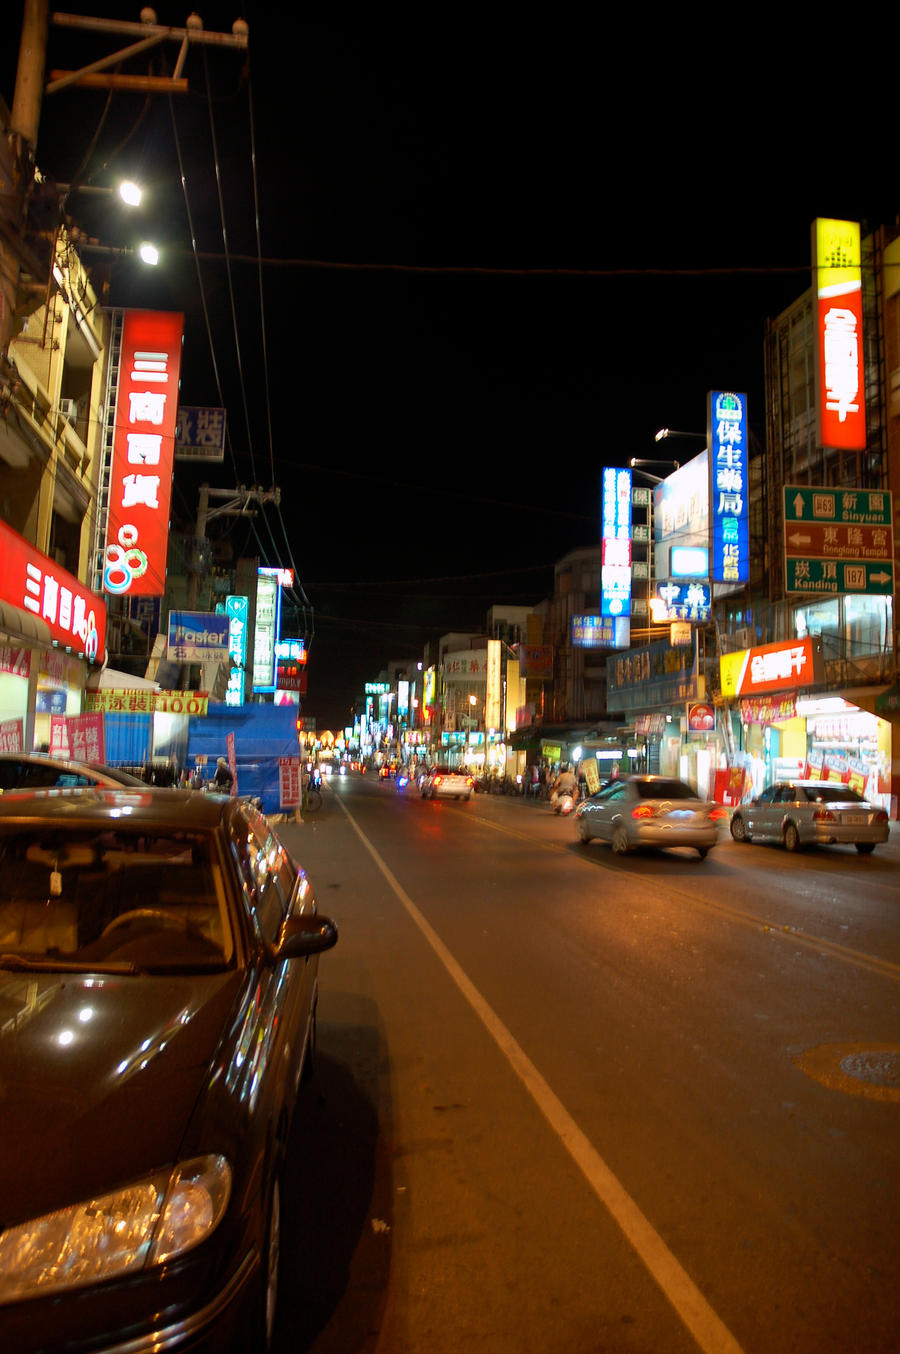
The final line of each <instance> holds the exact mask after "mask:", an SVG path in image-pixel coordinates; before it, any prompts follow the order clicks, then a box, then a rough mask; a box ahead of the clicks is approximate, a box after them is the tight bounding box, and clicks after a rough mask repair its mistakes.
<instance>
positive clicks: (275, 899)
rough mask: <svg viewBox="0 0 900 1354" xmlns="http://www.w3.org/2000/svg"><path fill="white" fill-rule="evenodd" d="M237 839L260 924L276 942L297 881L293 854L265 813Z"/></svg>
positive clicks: (249, 890) (257, 922) (265, 934)
mask: <svg viewBox="0 0 900 1354" xmlns="http://www.w3.org/2000/svg"><path fill="white" fill-rule="evenodd" d="M240 826H241V827H243V826H244V825H243V824H240ZM234 841H235V847H236V853H237V857H238V861H239V864H240V868H241V873H242V875H243V877H244V880H245V882H246V884H247V891H248V896H249V899H250V905H251V909H252V912H253V916H254V919H255V922H256V925H257V926H258V928H259V932H260V934H261V935H262V937H263V938H264V939H265V940H267V941H268V942H269V944H270V945H272V944H274V943H275V941H276V940H277V938H278V932H279V931H280V929H281V925H282V922H283V921H284V919H285V917H286V916H287V912H288V903H289V901H290V896H291V889H292V887H293V882H294V876H293V872H292V870H291V867H290V865H289V863H288V861H289V858H288V857H287V854H286V852H285V851H284V848H283V847H282V845H281V843H280V842H279V841H278V840H277V839H276V837H275V836H274V834H273V833H272V832H271V831H270V829H269V827H268V825H267V823H266V820H265V819H264V818H263V817H262V816H261V815H256V816H254V820H253V821H252V822H251V823H250V824H249V825H248V827H247V830H246V831H245V832H243V833H241V832H240V827H239V828H238V830H237V831H236V833H235V838H234Z"/></svg>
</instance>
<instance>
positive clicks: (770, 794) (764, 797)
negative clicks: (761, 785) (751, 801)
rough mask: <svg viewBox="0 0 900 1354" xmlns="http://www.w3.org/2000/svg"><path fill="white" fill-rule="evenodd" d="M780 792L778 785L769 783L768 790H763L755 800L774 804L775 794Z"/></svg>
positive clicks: (760, 802)
mask: <svg viewBox="0 0 900 1354" xmlns="http://www.w3.org/2000/svg"><path fill="white" fill-rule="evenodd" d="M780 793H781V786H780V785H770V786H769V788H768V790H763V792H762V794H761V795H760V796H759V799H757V801H756V802H757V804H774V803H775V799H776V796H777V795H779V794H780Z"/></svg>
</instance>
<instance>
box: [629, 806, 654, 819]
mask: <svg viewBox="0 0 900 1354" xmlns="http://www.w3.org/2000/svg"><path fill="white" fill-rule="evenodd" d="M631 816H632V818H654V817H655V816H656V809H654V808H653V806H652V804H637V805H635V807H634V808H633V809H632V810H631Z"/></svg>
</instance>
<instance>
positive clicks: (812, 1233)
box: [276, 778, 900, 1354]
mask: <svg viewBox="0 0 900 1354" xmlns="http://www.w3.org/2000/svg"><path fill="white" fill-rule="evenodd" d="M281 831H282V835H283V836H284V838H285V841H286V842H287V844H288V845H289V847H290V848H291V850H292V851H294V853H295V854H296V856H297V858H298V859H299V860H300V861H301V862H302V863H303V864H304V865H305V867H306V868H307V870H308V872H309V874H310V877H311V879H312V882H313V885H314V887H315V890H316V895H317V898H318V901H319V906H320V909H321V910H322V911H324V912H327V913H328V914H330V915H332V916H334V917H335V918H336V920H337V921H338V923H339V926H340V942H339V944H338V947H337V949H336V950H334V951H333V952H332V953H330V954H327V955H325V956H324V957H323V959H322V961H321V965H320V983H321V995H320V1002H319V1057H318V1064H319V1066H318V1077H317V1079H316V1081H315V1082H314V1083H312V1084H311V1085H310V1086H309V1087H308V1088H307V1089H306V1091H305V1092H304V1096H303V1099H302V1101H301V1105H300V1113H299V1115H298V1119H297V1121H296V1124H295V1128H294V1131H293V1134H292V1142H291V1162H290V1177H289V1179H288V1181H287V1182H286V1183H287V1191H288V1201H287V1205H286V1210H285V1211H286V1215H287V1216H286V1221H285V1235H284V1238H283V1246H284V1255H283V1266H282V1303H281V1311H280V1318H279V1330H278V1334H277V1340H276V1354H287V1351H291V1352H292V1354H298V1352H299V1351H310V1352H312V1354H354V1352H355V1351H363V1350H365V1351H378V1352H379V1354H407V1351H410V1352H411V1351H415V1352H416V1354H419V1351H421V1354H425V1351H428V1354H445V1351H448V1352H449V1351H454V1354H456V1352H457V1351H460V1350H464V1349H472V1350H477V1351H478V1352H479V1354H532V1352H533V1354H595V1352H597V1354H599V1351H604V1354H605V1352H613V1351H614V1352H618V1351H624V1352H627V1354H632V1352H633V1354H637V1352H638V1351H640V1354H650V1352H651V1351H652V1352H653V1354H681V1351H695V1350H698V1349H699V1350H703V1351H715V1352H716V1354H719V1352H720V1351H721V1352H722V1354H737V1351H741V1350H743V1351H745V1354H782V1351H783V1354H788V1352H790V1354H807V1352H808V1354H829V1352H830V1351H834V1354H848V1351H860V1352H862V1351H865V1354H880V1352H881V1351H888V1350H893V1349H895V1348H896V1345H897V1339H898V1335H897V1332H898V1325H900V1323H898V1316H900V1296H898V1295H900V1284H898V1274H900V1265H898V1260H900V1242H898V1228H897V1217H898V1203H900V1170H898V1158H900V1133H898V1127H900V1001H898V997H900V926H898V910H900V840H898V838H897V836H894V837H893V838H892V841H891V843H890V844H888V845H887V846H885V847H881V848H878V849H877V850H876V852H875V854H874V855H872V856H868V857H863V856H859V855H858V854H857V853H856V852H855V851H854V850H852V848H850V849H848V848H843V847H838V848H822V849H819V850H816V851H810V852H805V853H803V854H801V855H797V856H794V855H788V854H787V853H786V852H784V851H783V850H781V849H780V848H778V847H774V846H763V845H757V844H755V843H754V844H752V845H738V844H737V843H734V842H732V841H731V840H730V839H729V838H727V837H726V838H724V839H723V841H722V842H721V843H720V844H719V845H718V846H717V847H716V848H715V849H714V850H713V851H712V852H711V853H710V855H709V857H708V858H707V860H706V861H703V862H701V861H699V860H698V859H697V857H696V855H695V854H694V853H693V852H688V851H684V852H681V851H672V852H669V853H660V854H648V855H640V856H629V857H626V858H624V859H620V858H617V857H613V856H612V854H611V853H610V852H609V850H608V848H606V847H604V846H602V845H598V844H592V845H591V846H590V847H587V848H585V847H583V846H580V845H578V844H577V843H576V841H575V838H574V826H573V823H572V821H571V820H564V819H559V818H557V817H556V816H554V815H553V814H552V813H551V812H550V811H549V810H548V809H547V808H546V806H544V805H541V806H540V807H538V806H532V805H526V804H525V803H524V802H523V801H521V800H512V799H505V798H502V797H500V798H494V797H493V796H491V797H486V796H477V797H476V798H475V799H473V801H472V802H471V803H469V804H463V803H456V802H446V803H445V802H436V803H435V802H424V801H422V800H421V799H420V798H419V797H418V796H417V795H414V794H413V795H410V794H409V792H407V793H406V794H405V795H400V794H398V793H397V791H396V788H395V786H394V785H393V784H392V783H391V784H386V783H381V784H379V783H377V782H371V781H368V780H363V779H360V778H353V779H351V780H349V781H346V782H345V781H344V780H341V781H340V782H339V783H337V784H336V785H335V786H334V787H333V788H331V789H330V791H329V793H328V794H327V795H326V801H325V805H324V807H323V809H322V811H321V812H320V813H318V814H316V815H315V817H312V816H310V817H308V818H307V821H306V822H304V823H302V824H295V823H291V822H288V823H285V824H283V825H282V827H281ZM894 831H895V832H896V828H895V829H894Z"/></svg>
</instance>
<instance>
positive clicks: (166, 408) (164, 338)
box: [103, 310, 184, 597]
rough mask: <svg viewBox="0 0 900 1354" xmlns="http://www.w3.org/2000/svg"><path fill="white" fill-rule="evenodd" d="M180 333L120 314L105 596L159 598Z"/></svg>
mask: <svg viewBox="0 0 900 1354" xmlns="http://www.w3.org/2000/svg"><path fill="white" fill-rule="evenodd" d="M183 328H184V317H183V316H182V315H178V314H171V313H166V312H159V311H148V310H130V311H127V312H126V314H125V319H124V325H123V332H122V352H121V357H120V362H119V386H118V398H117V402H116V426H115V432H114V438H113V462H112V470H111V474H110V488H109V517H108V521H107V527H106V548H105V552H104V560H103V590H104V592H109V593H115V594H124V593H128V594H131V595H132V596H135V597H159V596H161V595H162V594H163V592H164V591H165V586H166V550H167V546H168V533H169V503H170V500H171V493H172V463H173V459H174V454H175V423H176V417H177V413H178V379H179V372H180V369H181V339H182V333H183Z"/></svg>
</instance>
